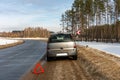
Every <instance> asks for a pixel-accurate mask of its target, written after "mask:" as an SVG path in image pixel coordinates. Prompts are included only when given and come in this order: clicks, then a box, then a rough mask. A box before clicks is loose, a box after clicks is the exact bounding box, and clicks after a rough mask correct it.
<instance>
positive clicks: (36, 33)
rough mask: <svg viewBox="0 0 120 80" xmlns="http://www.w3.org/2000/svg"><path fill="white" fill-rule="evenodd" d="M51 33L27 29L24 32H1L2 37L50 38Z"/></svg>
mask: <svg viewBox="0 0 120 80" xmlns="http://www.w3.org/2000/svg"><path fill="white" fill-rule="evenodd" d="M49 35H50V33H49V31H48V30H47V29H44V28H40V27H37V28H32V27H28V28H25V29H24V30H23V31H17V30H14V31H12V32H1V33H0V37H49Z"/></svg>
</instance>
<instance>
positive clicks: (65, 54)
mask: <svg viewBox="0 0 120 80" xmlns="http://www.w3.org/2000/svg"><path fill="white" fill-rule="evenodd" d="M56 56H67V53H59V54H57V55H56Z"/></svg>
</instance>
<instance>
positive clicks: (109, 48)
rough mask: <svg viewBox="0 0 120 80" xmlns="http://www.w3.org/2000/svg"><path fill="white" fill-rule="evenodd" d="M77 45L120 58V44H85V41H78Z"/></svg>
mask: <svg viewBox="0 0 120 80" xmlns="http://www.w3.org/2000/svg"><path fill="white" fill-rule="evenodd" d="M77 44H79V45H83V46H86V45H88V46H89V47H92V48H95V49H98V50H101V51H104V52H107V53H110V54H113V55H117V56H119V57H120V43H103V42H84V41H77Z"/></svg>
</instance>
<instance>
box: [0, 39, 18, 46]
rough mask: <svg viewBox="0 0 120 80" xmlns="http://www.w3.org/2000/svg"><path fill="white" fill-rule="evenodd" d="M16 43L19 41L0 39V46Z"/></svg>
mask: <svg viewBox="0 0 120 80" xmlns="http://www.w3.org/2000/svg"><path fill="white" fill-rule="evenodd" d="M18 41H19V40H14V39H6V38H0V45H7V44H11V43H16V42H18Z"/></svg>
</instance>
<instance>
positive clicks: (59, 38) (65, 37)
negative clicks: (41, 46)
mask: <svg viewBox="0 0 120 80" xmlns="http://www.w3.org/2000/svg"><path fill="white" fill-rule="evenodd" d="M68 41H73V40H72V36H71V35H70V34H55V35H51V36H50V38H49V42H51V43H54V42H68Z"/></svg>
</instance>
